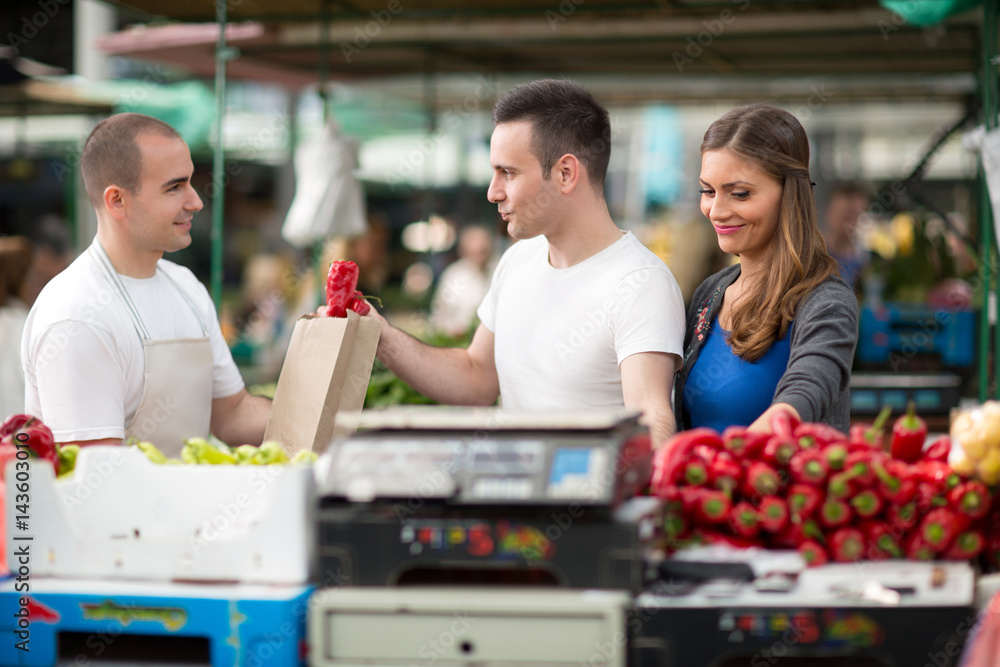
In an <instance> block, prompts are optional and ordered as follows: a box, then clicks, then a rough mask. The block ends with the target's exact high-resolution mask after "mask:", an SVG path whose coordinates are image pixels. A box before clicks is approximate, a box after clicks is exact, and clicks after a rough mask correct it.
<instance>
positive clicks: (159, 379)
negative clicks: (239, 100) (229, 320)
mask: <svg viewBox="0 0 1000 667" xmlns="http://www.w3.org/2000/svg"><path fill="white" fill-rule="evenodd" d="M81 170H82V172H83V180H84V185H85V186H86V189H87V196H88V197H89V198H90V201H91V203H92V204H93V205H94V209H95V211H96V213H97V237H96V238H95V239H94V242H93V244H91V246H90V248H88V249H87V251H86V252H84V253H82V254H81V255H80V257H78V258H77V259H76V260H75V261H74V262H73V263H72V264H71V265H70V266H69V267H68V268H67V269H66V270H65V271H63V272H62V273H60V274H59V275H58V276H56V277H55V278H54V279H53V280H52V281H51V282H49V284H48V285H46V287H45V289H44V290H42V293H41V294H40V295H39V297H38V299H37V301H36V302H35V304H34V306H33V307H32V309H31V312H30V313H29V315H28V321H27V323H26V325H25V331H24V337H23V339H22V343H21V361H22V364H23V365H24V370H25V384H26V388H25V411H26V412H27V413H30V414H34V415H36V416H38V417H40V418H41V419H42V421H43V422H45V423H46V424H47V425H48V426H49V427H50V428H51V429H52V432H53V434H54V435H55V439H56V441H57V442H60V443H79V444H119V443H122V442H123V440H125V439H127V438H129V437H132V436H135V437H137V438H139V439H141V440H149V441H152V442H153V443H154V444H156V445H157V446H158V447H160V448H161V449H162V450H163V451H164V453H165V454H167V455H168V456H177V455H178V454H179V452H180V449H181V447H182V446H183V441H184V439H185V438H191V437H196V436H201V437H204V436H207V435H208V434H209V433H210V432H211V433H212V434H214V435H215V436H216V437H218V438H219V439H221V440H223V441H224V442H227V443H229V444H231V445H239V444H243V443H251V444H260V442H261V439H262V438H263V434H264V425H265V423H266V421H267V416H268V414H269V411H270V405H271V403H270V401H268V400H267V399H264V398H261V397H257V396H251V395H250V394H249V393H247V391H246V388H245V386H244V383H243V379H242V378H241V377H240V373H239V370H238V369H237V367H236V365H235V363H234V362H233V359H232V355H231V354H230V352H229V348H228V346H227V345H226V342H225V340H224V339H223V337H222V333H221V330H220V328H219V321H218V317H217V316H216V313H215V307H214V304H213V302H212V299H211V298H210V296H209V294H208V291H207V290H206V289H205V287H204V286H203V285H202V284H201V283H200V282H199V281H198V279H197V278H196V277H195V276H194V274H193V273H191V271H189V270H188V269H186V268H184V267H182V266H179V265H177V264H175V263H173V262H170V261H167V260H165V259H162V257H163V253H165V252H174V251H176V250H180V249H181V248H185V247H187V246H188V245H190V244H191V234H190V230H191V224H192V218H193V216H194V214H195V213H196V212H197V211H199V210H200V209H201V208H202V201H201V198H200V197H199V196H198V194H197V192H195V190H194V188H193V187H192V184H191V176H192V174H193V172H194V165H193V163H192V162H191V154H190V151H189V150H188V147H187V144H185V143H184V141H183V140H182V139H181V137H180V135H179V134H177V132H176V131H175V130H174V129H173V128H172V127H170V126H169V125H167V124H166V123H163V122H161V121H159V120H157V119H155V118H152V117H150V116H144V115H141V114H132V113H125V114H117V115H114V116H111V117H110V118H108V119H106V120H104V121H102V122H101V123H100V124H98V125H97V127H95V128H94V130H93V132H92V133H91V135H90V137H89V138H88V139H87V143H86V144H85V146H84V149H83V154H82V157H81Z"/></svg>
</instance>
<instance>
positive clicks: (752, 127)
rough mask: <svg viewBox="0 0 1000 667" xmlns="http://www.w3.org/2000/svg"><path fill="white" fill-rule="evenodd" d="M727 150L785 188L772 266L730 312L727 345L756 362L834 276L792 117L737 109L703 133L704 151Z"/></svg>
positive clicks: (753, 279) (801, 134) (754, 107)
mask: <svg viewBox="0 0 1000 667" xmlns="http://www.w3.org/2000/svg"><path fill="white" fill-rule="evenodd" d="M719 150H727V151H730V152H732V153H733V154H735V155H737V156H738V157H740V158H742V159H745V160H748V161H749V162H752V163H753V164H755V165H757V166H758V167H760V168H761V169H762V170H763V171H764V172H766V173H767V174H769V175H771V176H772V177H773V178H774V179H776V180H777V181H778V182H779V183H781V184H782V194H781V210H780V212H779V214H778V228H777V231H776V232H775V235H774V238H773V240H772V241H771V249H770V256H769V259H768V262H769V264H770V266H769V267H768V270H766V271H760V272H758V273H757V275H754V276H744V280H748V279H749V280H750V282H749V283H748V284H747V290H746V291H745V292H744V297H743V298H741V299H740V300H739V301H738V302H737V303H735V304H733V307H732V331H731V332H730V335H729V345H730V346H731V347H732V349H733V353H734V354H736V355H737V356H739V357H740V358H742V359H745V360H746V361H757V360H758V359H760V358H761V357H762V356H763V355H764V353H765V352H767V350H768V349H769V348H770V347H771V345H772V344H773V343H774V342H775V341H776V340H779V339H780V338H782V337H784V335H785V333H786V332H787V331H788V326H789V325H790V324H791V322H792V320H793V319H795V312H796V311H797V310H798V307H799V304H800V303H802V300H803V299H804V298H805V297H806V296H808V295H809V293H810V292H812V290H813V289H815V288H816V286H817V285H819V284H820V283H822V282H823V281H825V280H826V279H827V278H829V277H830V276H831V275H833V274H834V273H836V272H837V262H836V260H834V259H833V258H832V257H831V256H830V254H829V253H828V252H827V250H826V242H825V241H824V239H823V235H822V234H821V233H820V231H819V224H818V220H819V215H818V213H817V210H816V198H815V197H814V196H813V190H812V184H811V183H810V181H809V139H808V138H807V137H806V133H805V130H804V129H802V125H801V124H800V123H799V121H798V120H796V119H795V116H793V115H792V114H790V113H788V112H787V111H784V110H782V109H778V108H777V107H772V106H768V105H766V104H749V105H747V106H742V107H737V108H735V109H733V110H731V111H729V112H728V113H726V114H725V115H723V116H722V117H721V118H719V119H718V120H717V121H715V122H714V123H712V125H711V127H709V128H708V131H707V132H706V133H705V139H704V141H702V144H701V152H702V153H703V154H704V153H705V152H706V151H719Z"/></svg>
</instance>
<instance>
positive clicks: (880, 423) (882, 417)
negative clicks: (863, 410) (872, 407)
mask: <svg viewBox="0 0 1000 667" xmlns="http://www.w3.org/2000/svg"><path fill="white" fill-rule="evenodd" d="M891 414H892V408H891V407H890V406H888V405H886V406H885V407H883V408H882V411H881V412H879V413H878V416H877V417H875V421H874V422H872V426H871V428H870V429H868V433H871V434H875V433H877V432H879V431H881V430H882V428H883V427H884V426H885V422H886V421H887V420H888V419H889V415H891Z"/></svg>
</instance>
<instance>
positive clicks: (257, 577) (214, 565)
mask: <svg viewBox="0 0 1000 667" xmlns="http://www.w3.org/2000/svg"><path fill="white" fill-rule="evenodd" d="M14 464H15V462H14V461H11V462H10V463H9V464H8V469H7V477H6V479H7V481H8V484H7V497H6V510H5V511H6V513H7V536H6V542H7V553H8V554H11V553H14V552H15V550H16V548H17V546H18V545H23V544H30V549H31V554H32V557H31V575H32V576H57V577H74V578H112V579H144V580H154V581H170V580H181V581H184V580H192V581H225V582H244V583H273V584H301V583H306V582H308V581H309V580H310V574H311V569H312V565H313V563H314V561H315V558H314V555H315V539H314V534H315V530H316V528H315V526H316V521H315V505H316V490H315V482H314V479H313V471H312V468H311V466H306V465H270V466H254V465H246V466H235V465H156V464H154V463H152V462H151V461H150V460H149V459H148V458H146V456H145V454H143V453H142V452H140V451H138V450H136V449H135V448H132V447H113V446H92V447H85V448H83V449H81V450H80V454H79V457H78V459H77V463H76V469H75V471H74V473H73V475H72V476H71V477H68V478H66V479H61V480H57V479H55V477H54V475H53V471H52V466H51V465H48V464H33V465H32V466H31V477H30V481H29V482H28V483H29V487H30V491H29V496H30V502H29V507H28V513H27V516H28V518H27V520H26V523H27V529H26V530H25V529H19V528H18V524H17V521H18V519H17V517H18V516H19V515H20V514H21V512H19V510H18V508H17V502H16V499H15V498H16V494H17V489H16V485H15V477H14V475H15V472H14ZM22 509H24V508H23V507H22ZM22 521H24V520H23V519H22ZM29 535H30V536H31V537H32V538H33V539H32V540H31V541H30V542H25V541H15V540H14V538H15V537H25V536H29Z"/></svg>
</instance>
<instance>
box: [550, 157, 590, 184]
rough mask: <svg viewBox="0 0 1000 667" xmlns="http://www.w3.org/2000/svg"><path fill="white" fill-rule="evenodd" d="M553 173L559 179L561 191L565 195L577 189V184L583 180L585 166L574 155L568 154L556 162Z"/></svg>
mask: <svg viewBox="0 0 1000 667" xmlns="http://www.w3.org/2000/svg"><path fill="white" fill-rule="evenodd" d="M552 171H553V172H555V175H556V178H557V179H558V183H559V189H560V190H562V192H563V193H565V194H569V193H570V192H572V191H573V190H574V189H576V186H577V184H578V183H580V182H581V181H582V180H583V173H582V172H583V165H582V164H580V161H579V160H578V159H577V157H576V156H575V155H573V154H572V153H566V154H565V155H563V156H562V157H561V158H559V159H558V160H556V163H555V164H554V165H552Z"/></svg>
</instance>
